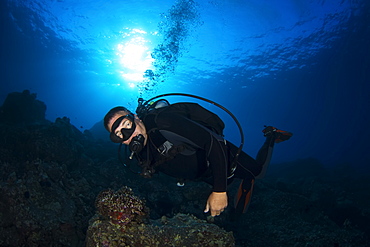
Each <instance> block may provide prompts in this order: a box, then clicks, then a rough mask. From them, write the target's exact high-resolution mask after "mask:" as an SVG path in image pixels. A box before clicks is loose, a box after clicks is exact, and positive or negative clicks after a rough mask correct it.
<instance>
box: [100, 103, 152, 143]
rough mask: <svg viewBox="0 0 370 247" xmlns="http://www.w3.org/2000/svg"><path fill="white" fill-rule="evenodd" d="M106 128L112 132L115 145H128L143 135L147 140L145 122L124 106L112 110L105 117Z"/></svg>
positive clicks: (111, 137) (111, 135) (111, 136)
mask: <svg viewBox="0 0 370 247" xmlns="http://www.w3.org/2000/svg"><path fill="white" fill-rule="evenodd" d="M104 127H105V129H106V130H108V131H109V132H110V139H111V141H113V142H115V143H123V144H126V145H128V144H129V143H130V142H131V139H132V138H133V137H135V136H137V135H140V134H141V135H143V136H144V138H145V140H146V137H147V135H146V129H145V126H144V124H143V122H142V121H141V120H140V119H139V118H138V117H137V116H136V115H134V114H133V113H131V112H130V111H129V110H128V109H127V108H125V107H122V106H118V107H115V108H112V109H111V110H110V111H109V112H108V113H107V114H106V115H105V117H104Z"/></svg>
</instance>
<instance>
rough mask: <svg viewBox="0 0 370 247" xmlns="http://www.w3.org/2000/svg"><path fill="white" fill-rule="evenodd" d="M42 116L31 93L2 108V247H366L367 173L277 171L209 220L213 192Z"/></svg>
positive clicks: (304, 166)
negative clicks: (240, 204)
mask: <svg viewBox="0 0 370 247" xmlns="http://www.w3.org/2000/svg"><path fill="white" fill-rule="evenodd" d="M45 111H46V105H45V104H44V103H43V102H41V101H38V100H37V99H36V95H35V94H31V93H30V92H28V91H24V92H22V93H12V94H9V95H8V97H7V99H6V100H5V101H4V103H3V105H2V106H1V108H0V167H1V169H0V246H272V247H274V246H370V239H369V237H368V236H369V235H370V223H369V222H370V208H369V205H370V193H369V189H370V183H368V181H369V174H368V173H357V172H354V171H353V168H352V167H351V165H350V164H338V166H336V167H333V168H328V167H325V166H324V165H323V164H321V163H320V161H318V160H316V159H313V158H312V159H303V160H297V161H295V162H290V163H286V164H272V165H271V167H270V168H271V169H270V171H269V173H268V175H267V177H266V178H265V179H263V180H258V181H257V182H256V185H255V190H254V193H253V198H252V202H251V205H250V206H249V209H248V211H247V213H246V214H243V215H235V214H234V212H233V194H234V193H236V189H237V186H238V184H237V183H234V184H232V185H231V186H230V191H229V192H228V193H229V198H230V202H229V207H228V208H227V210H226V211H225V212H224V213H223V214H222V215H221V216H220V217H216V218H211V217H208V215H207V214H204V213H203V209H204V205H205V202H206V199H207V197H208V195H209V193H210V192H211V188H210V187H209V185H207V184H204V183H199V182H197V183H196V182H191V181H189V182H186V183H185V186H183V187H178V186H177V185H176V182H177V181H176V180H175V179H172V178H169V177H167V176H165V175H161V174H159V175H156V176H154V177H153V178H152V179H145V178H142V177H141V176H139V175H138V174H135V173H134V172H131V170H130V169H129V168H128V167H125V166H123V165H122V164H121V163H120V162H119V161H118V158H117V146H116V145H114V144H112V143H110V142H109V141H108V140H105V139H104V140H103V139H100V138H97V137H96V136H95V135H94V130H93V129H92V130H90V131H84V132H81V131H80V130H79V129H77V128H76V127H75V126H73V125H71V123H70V121H69V119H68V118H67V117H60V118H57V119H56V120H55V121H54V122H51V121H48V120H45ZM133 167H134V166H133ZM134 170H135V169H134Z"/></svg>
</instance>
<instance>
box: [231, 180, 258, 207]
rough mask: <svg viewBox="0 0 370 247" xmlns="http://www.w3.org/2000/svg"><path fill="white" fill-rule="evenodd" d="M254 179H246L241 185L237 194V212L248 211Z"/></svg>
mask: <svg viewBox="0 0 370 247" xmlns="http://www.w3.org/2000/svg"><path fill="white" fill-rule="evenodd" d="M253 186H254V179H248V180H246V179H244V180H243V181H242V182H241V183H240V186H239V190H238V193H237V194H236V196H235V204H234V205H235V213H238V214H242V213H245V212H247V209H248V206H249V203H250V202H251V198H252V192H253Z"/></svg>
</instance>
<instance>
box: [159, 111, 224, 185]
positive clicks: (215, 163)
mask: <svg viewBox="0 0 370 247" xmlns="http://www.w3.org/2000/svg"><path fill="white" fill-rule="evenodd" d="M156 123H157V126H158V128H159V129H162V130H168V131H171V132H174V133H176V134H178V135H180V136H182V137H184V138H186V139H187V140H189V143H188V144H190V145H192V146H195V147H196V148H200V149H203V150H204V151H205V152H206V155H207V159H208V161H209V165H210V167H211V169H212V174H213V191H214V192H225V191H226V189H227V169H228V159H227V155H226V145H225V144H224V143H223V142H220V141H219V140H217V138H216V137H215V136H213V135H212V134H211V133H210V132H209V131H208V130H206V129H204V127H202V126H200V125H198V124H197V123H195V122H193V121H192V120H190V119H188V118H186V117H184V116H182V115H179V114H173V113H172V114H169V113H161V114H160V115H159V116H158V117H157V120H156ZM200 162H203V163H204V164H200ZM205 162H206V161H199V162H198V165H204V166H207V164H206V163H205Z"/></svg>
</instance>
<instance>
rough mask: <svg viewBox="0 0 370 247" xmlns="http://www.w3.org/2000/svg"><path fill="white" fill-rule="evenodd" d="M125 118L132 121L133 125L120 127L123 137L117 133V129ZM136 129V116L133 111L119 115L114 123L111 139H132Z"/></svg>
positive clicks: (122, 140)
mask: <svg viewBox="0 0 370 247" xmlns="http://www.w3.org/2000/svg"><path fill="white" fill-rule="evenodd" d="M125 120H126V121H130V122H131V127H130V128H122V129H120V132H121V133H122V137H121V136H118V135H117V134H116V131H115V130H116V129H117V128H118V126H120V125H121V122H122V121H125ZM135 129H136V124H135V117H134V115H133V114H132V113H130V114H127V115H126V116H122V117H119V118H118V119H117V120H116V121H115V122H114V123H113V125H112V132H111V133H110V139H111V141H112V142H114V143H122V142H124V141H127V140H128V139H130V137H131V136H132V134H133V133H134V131H135Z"/></svg>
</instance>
